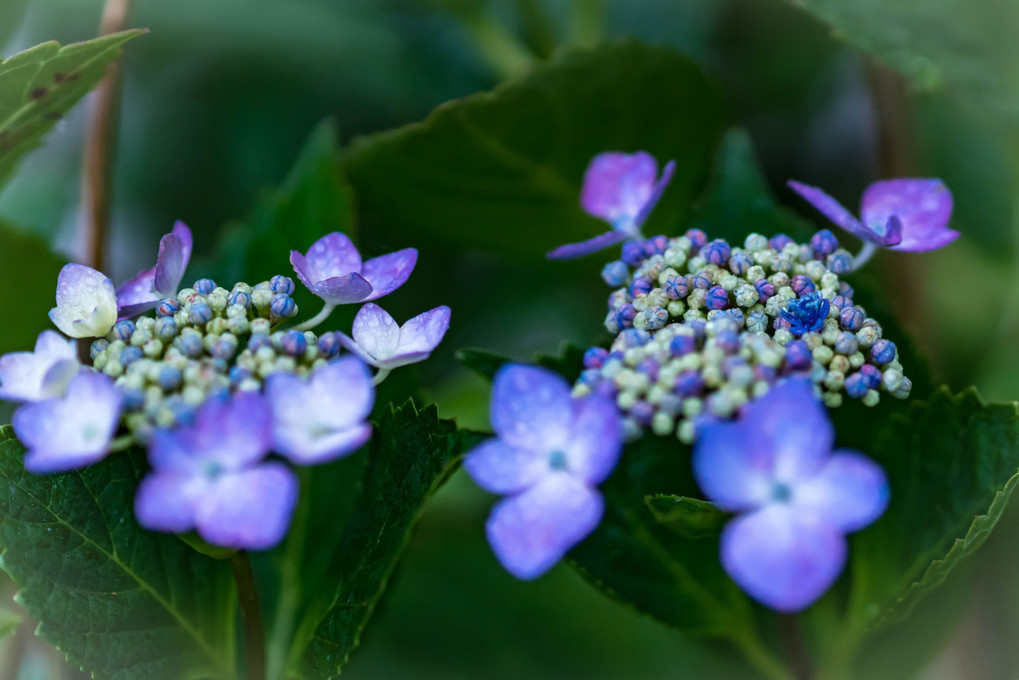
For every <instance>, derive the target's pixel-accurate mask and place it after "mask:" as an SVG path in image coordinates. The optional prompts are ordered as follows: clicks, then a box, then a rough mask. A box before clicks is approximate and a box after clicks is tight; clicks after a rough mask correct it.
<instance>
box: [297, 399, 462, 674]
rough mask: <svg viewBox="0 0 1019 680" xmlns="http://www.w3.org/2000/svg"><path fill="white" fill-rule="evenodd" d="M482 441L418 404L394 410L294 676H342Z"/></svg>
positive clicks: (374, 445) (309, 620)
mask: <svg viewBox="0 0 1019 680" xmlns="http://www.w3.org/2000/svg"><path fill="white" fill-rule="evenodd" d="M477 440H478V436H477V435H474V434H472V433H466V432H460V431H458V430H457V428H456V426H455V425H454V424H453V423H452V422H450V421H444V420H439V418H438V415H437V413H436V409H435V407H434V406H430V407H428V408H425V409H423V410H420V411H419V410H418V409H417V408H416V407H415V406H414V404H413V402H407V403H406V404H405V405H404V406H402V407H400V408H394V409H393V410H391V411H390V412H389V413H388V414H387V415H386V416H385V417H384V418H383V419H382V421H381V422H380V423H379V424H378V427H377V428H376V431H375V435H374V436H373V438H372V441H371V444H370V448H369V452H370V454H369V463H368V472H367V476H366V478H365V482H364V487H363V489H362V491H361V495H360V497H359V499H358V501H357V503H356V505H355V508H354V512H353V515H352V516H351V520H350V522H349V525H348V526H347V529H346V531H345V532H344V535H343V537H342V539H341V541H340V542H339V545H338V547H337V548H336V550H335V552H334V553H333V554H332V555H331V558H332V563H331V565H330V568H329V570H328V573H329V574H330V575H331V576H332V578H333V579H334V580H335V583H337V584H338V585H337V586H336V587H332V588H329V589H328V590H323V591H321V592H320V593H319V599H318V600H317V601H316V602H314V603H313V605H312V607H311V609H310V611H308V612H307V613H306V614H305V616H304V617H302V622H301V625H300V627H299V629H298V634H297V638H296V640H295V642H294V644H293V645H292V647H291V655H290V668H291V673H298V672H299V673H300V675H301V677H304V678H332V677H335V676H336V675H338V674H339V672H340V668H341V667H342V666H343V665H344V664H345V663H346V661H347V658H348V657H349V655H350V653H351V652H352V651H353V650H354V648H355V647H357V645H358V642H359V640H360V636H361V631H362V630H363V629H364V626H365V624H366V623H367V621H368V619H369V618H370V617H371V615H372V612H373V611H374V609H375V606H376V604H377V603H378V601H379V599H380V598H381V597H382V594H383V592H384V591H385V588H386V585H387V583H388V581H389V578H390V576H391V575H392V573H393V569H394V568H395V566H396V563H397V561H398V560H399V558H400V555H401V554H402V553H403V550H404V548H405V547H406V545H407V542H408V540H409V539H410V534H411V531H412V530H413V529H414V526H415V524H416V523H417V519H418V517H419V516H420V514H421V510H422V507H423V505H424V503H425V501H427V500H428V499H429V498H430V497H431V496H432V494H434V493H435V491H436V490H438V488H439V487H440V486H441V485H442V484H443V483H444V482H445V481H446V479H448V477H449V475H450V474H452V472H453V471H454V470H455V469H456V466H457V465H458V464H459V460H460V456H461V455H462V453H463V452H464V450H465V449H467V448H469V447H470V446H471V445H472V444H473V443H474V442H475V441H477ZM313 539H314V537H311V539H310V540H313ZM288 677H289V676H288Z"/></svg>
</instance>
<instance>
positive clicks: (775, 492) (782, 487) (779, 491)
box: [771, 483, 793, 503]
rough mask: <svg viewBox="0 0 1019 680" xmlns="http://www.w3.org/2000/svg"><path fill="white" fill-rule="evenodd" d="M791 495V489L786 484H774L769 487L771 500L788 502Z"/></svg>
mask: <svg viewBox="0 0 1019 680" xmlns="http://www.w3.org/2000/svg"><path fill="white" fill-rule="evenodd" d="M792 497H793V490H792V489H791V488H790V487H789V485H788V484H781V483H780V484H776V485H775V486H773V487H771V500H773V501H775V502H776V503H788V502H789V500H790V499H791V498H792Z"/></svg>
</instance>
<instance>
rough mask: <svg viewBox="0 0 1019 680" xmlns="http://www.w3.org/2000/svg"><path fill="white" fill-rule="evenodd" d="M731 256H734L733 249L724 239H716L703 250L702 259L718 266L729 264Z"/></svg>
mask: <svg viewBox="0 0 1019 680" xmlns="http://www.w3.org/2000/svg"><path fill="white" fill-rule="evenodd" d="M730 254H732V248H730V247H729V244H728V243H726V242H725V241H723V240H722V239H716V240H714V241H712V242H711V243H708V244H707V245H705V246H704V247H703V248H701V257H703V258H704V259H705V260H707V261H708V262H710V263H711V264H715V265H718V266H722V265H723V264H725V263H726V262H728V261H729V255H730Z"/></svg>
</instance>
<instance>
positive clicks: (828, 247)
mask: <svg viewBox="0 0 1019 680" xmlns="http://www.w3.org/2000/svg"><path fill="white" fill-rule="evenodd" d="M838 247H839V240H838V239H837V238H835V234H833V233H831V231H830V230H829V229H822V230H821V231H819V232H817V233H816V234H814V235H813V236H812V237H811V238H810V248H811V250H813V251H814V257H815V258H816V259H819V260H820V259H823V258H824V257H826V256H828V255H831V254H832V253H834V252H835V251H836V250H837V249H838Z"/></svg>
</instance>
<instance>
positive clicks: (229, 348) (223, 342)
mask: <svg viewBox="0 0 1019 680" xmlns="http://www.w3.org/2000/svg"><path fill="white" fill-rule="evenodd" d="M236 352H237V341H236V340H234V339H233V338H232V337H231V338H230V339H229V340H228V339H227V338H225V337H223V338H220V339H219V340H217V341H216V344H215V345H213V346H212V351H211V352H210V354H212V356H213V357H214V358H216V359H230V358H232V357H233V355H234V354H235V353H236Z"/></svg>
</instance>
